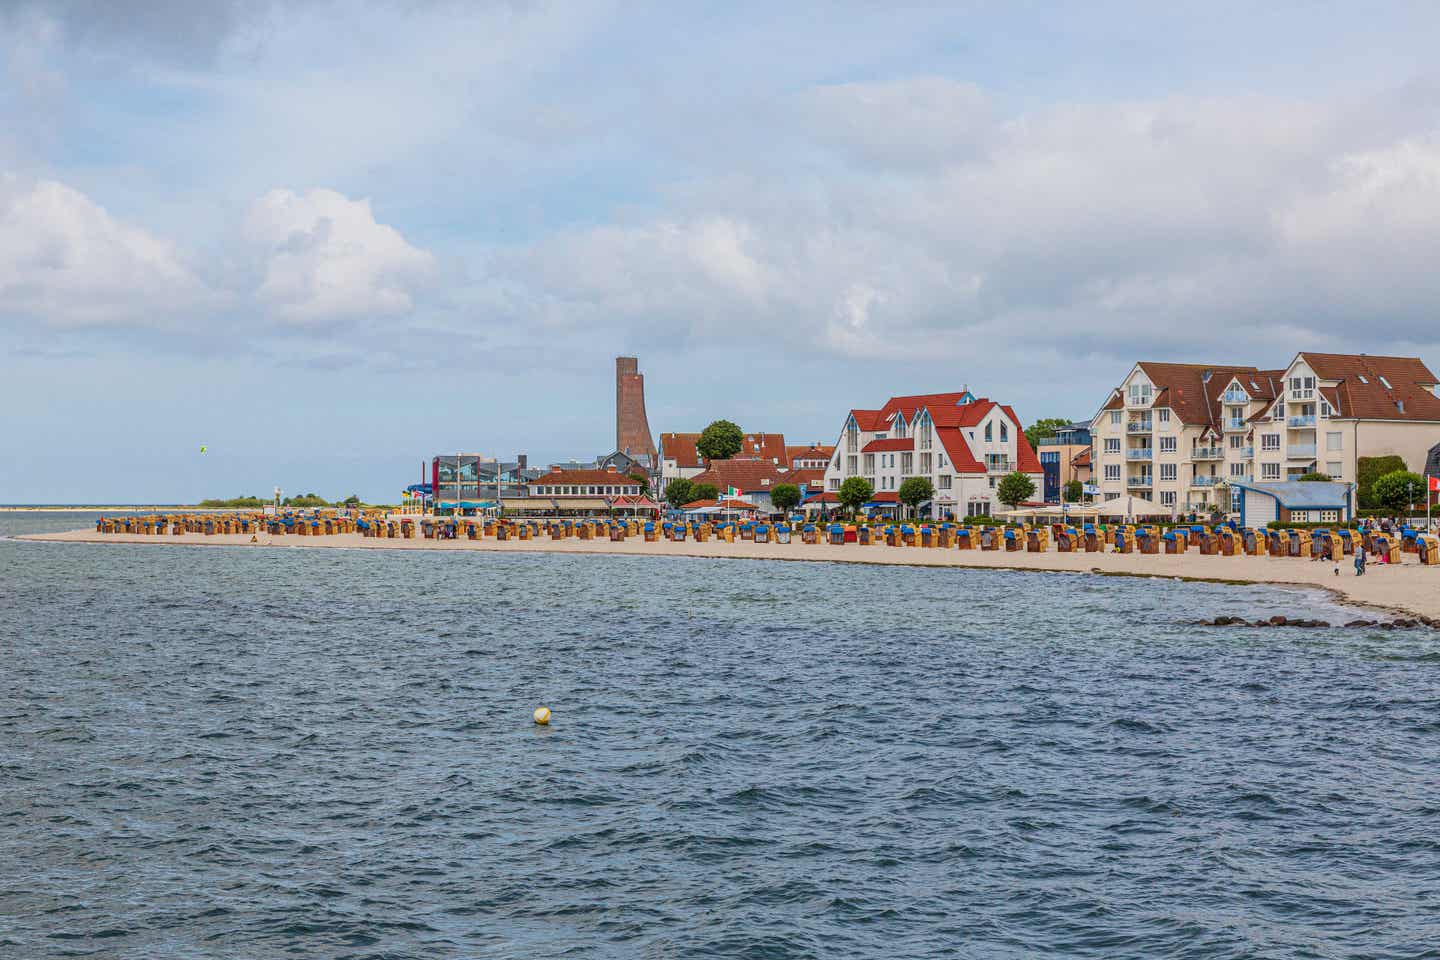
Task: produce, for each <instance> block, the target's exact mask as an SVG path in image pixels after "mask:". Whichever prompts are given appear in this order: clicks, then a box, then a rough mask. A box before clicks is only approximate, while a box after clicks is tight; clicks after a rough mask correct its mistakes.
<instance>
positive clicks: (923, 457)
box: [906, 453, 931, 477]
mask: <svg viewBox="0 0 1440 960" xmlns="http://www.w3.org/2000/svg"><path fill="white" fill-rule="evenodd" d="M906 456H909V454H906ZM930 472H931V471H930V454H928V453H922V454H920V474H921V476H926V477H928V476H929V475H930Z"/></svg>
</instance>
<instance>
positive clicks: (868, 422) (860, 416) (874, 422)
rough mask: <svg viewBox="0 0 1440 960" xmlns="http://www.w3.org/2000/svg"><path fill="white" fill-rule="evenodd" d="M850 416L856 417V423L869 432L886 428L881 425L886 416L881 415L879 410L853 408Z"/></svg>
mask: <svg viewBox="0 0 1440 960" xmlns="http://www.w3.org/2000/svg"><path fill="white" fill-rule="evenodd" d="M850 416H852V417H854V418H855V425H856V426H857V427H859V428H860V429H861V430H864V431H865V432H867V433H869V432H872V431H875V430H883V429H885V428H884V427H882V426H880V424H882V423H884V418H883V417H882V416H880V411H879V410H851V411H850Z"/></svg>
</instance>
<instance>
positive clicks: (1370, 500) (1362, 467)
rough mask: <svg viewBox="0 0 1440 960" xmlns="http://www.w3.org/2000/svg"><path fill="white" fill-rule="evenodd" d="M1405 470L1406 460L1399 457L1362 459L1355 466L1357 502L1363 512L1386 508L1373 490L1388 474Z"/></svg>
mask: <svg viewBox="0 0 1440 960" xmlns="http://www.w3.org/2000/svg"><path fill="white" fill-rule="evenodd" d="M1404 469H1405V458H1404V457H1397V456H1388V457H1361V458H1360V460H1359V462H1358V463H1357V464H1356V465H1355V501H1356V503H1358V504H1359V505H1360V508H1361V509H1362V510H1374V509H1375V508H1377V507H1381V506H1384V504H1382V503H1380V501H1379V500H1377V499H1376V498H1375V495H1374V492H1373V488H1374V486H1375V481H1376V480H1379V479H1380V478H1381V477H1383V476H1385V474H1387V473H1394V472H1395V471H1396V470H1404Z"/></svg>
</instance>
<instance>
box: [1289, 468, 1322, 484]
mask: <svg viewBox="0 0 1440 960" xmlns="http://www.w3.org/2000/svg"><path fill="white" fill-rule="evenodd" d="M1295 479H1296V480H1301V481H1304V482H1306V483H1321V482H1324V481H1328V480H1329V479H1330V474H1328V473H1321V472H1320V471H1319V470H1311V471H1310V472H1309V473H1306V474H1301V475H1300V476H1298V477H1296V478H1295Z"/></svg>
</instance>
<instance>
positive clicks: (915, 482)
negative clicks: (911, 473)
mask: <svg viewBox="0 0 1440 960" xmlns="http://www.w3.org/2000/svg"><path fill="white" fill-rule="evenodd" d="M897 496H898V497H899V498H900V502H901V503H903V504H905V506H907V507H909V508H910V513H911V514H912V515H913V514H914V513H915V511H916V510H917V509H919V507H920V504H922V503H924V502H925V501H926V500H929V499H931V498H933V497H934V496H935V484H933V483H931V482H930V478H929V477H906V478H905V479H904V480H902V481H901V482H900V490H899V491H898V492H897Z"/></svg>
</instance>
